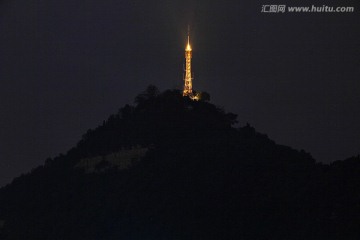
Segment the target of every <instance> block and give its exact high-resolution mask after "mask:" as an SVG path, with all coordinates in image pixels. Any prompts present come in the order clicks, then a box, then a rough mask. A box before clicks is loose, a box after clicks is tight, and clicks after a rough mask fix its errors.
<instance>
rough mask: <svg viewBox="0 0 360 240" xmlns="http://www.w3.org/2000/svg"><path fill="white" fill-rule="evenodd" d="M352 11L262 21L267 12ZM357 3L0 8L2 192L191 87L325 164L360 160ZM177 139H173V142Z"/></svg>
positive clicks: (111, 2) (170, 2)
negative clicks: (147, 96) (188, 50)
mask: <svg viewBox="0 0 360 240" xmlns="http://www.w3.org/2000/svg"><path fill="white" fill-rule="evenodd" d="M279 3H280V4H286V5H288V6H309V5H310V6H311V5H312V4H314V5H319V6H322V5H323V4H325V5H328V6H353V7H355V12H354V13H273V14H271V13H261V7H262V5H264V4H279ZM358 9H360V6H359V3H358V1H330V0H329V1H319V0H313V1H300V0H297V1H294V0H291V1H286V2H285V1H282V2H279V1H267V0H263V1H254V0H244V1H239V0H236V1H209V0H206V1H205V0H202V1H195V0H194V1H189V0H188V1H186V0H182V1H180V0H163V1H138V0H123V1H121V0H101V1H99V0H82V1H80V0H62V1H59V0H2V1H0V82H1V87H0V114H1V117H0V124H1V130H0V186H1V185H3V184H5V183H8V182H10V181H11V179H12V178H14V177H15V176H18V175H20V174H21V173H23V172H27V171H30V170H31V169H32V168H34V167H36V166H38V165H40V164H42V163H44V161H45V159H46V158H47V157H55V156H57V155H58V154H59V153H65V152H66V151H67V150H68V149H69V148H71V147H73V146H74V145H75V144H76V143H77V141H78V140H80V138H81V136H82V134H84V133H85V132H86V130H87V129H89V128H95V127H96V126H98V125H100V124H101V123H102V121H103V120H105V119H106V118H107V117H108V116H109V115H110V114H112V113H116V112H117V110H118V109H119V108H120V107H122V106H123V105H124V104H126V103H133V99H134V97H135V96H136V95H137V94H138V93H139V92H141V91H143V90H144V89H145V88H146V87H147V86H148V85H149V84H154V85H157V86H158V87H159V89H160V90H165V89H169V88H181V87H182V84H183V82H182V77H183V64H184V48H185V43H186V33H187V25H188V24H190V25H191V42H192V47H193V72H194V77H195V79H194V82H193V84H194V89H195V90H199V91H207V92H209V93H210V95H211V99H212V102H213V103H215V104H216V105H219V106H221V107H223V108H224V109H225V110H227V111H231V112H234V113H236V114H238V119H239V123H240V125H244V124H246V123H247V122H248V123H250V124H251V125H252V126H254V127H255V128H256V129H257V130H258V131H260V132H263V133H266V134H268V136H269V137H270V138H271V139H273V140H275V141H276V142H277V143H280V144H284V145H289V146H292V147H294V148H297V149H305V150H306V151H308V152H310V153H311V154H312V155H313V157H314V158H315V159H316V160H318V161H322V162H327V163H328V162H332V161H334V160H340V159H345V158H347V157H350V156H353V155H357V154H359V153H360V140H359V136H360V124H359V123H360V109H359V106H360V78H359V77H360V43H359V40H360V34H359V30H360V14H359V11H358ZM174 137H176V136H174Z"/></svg>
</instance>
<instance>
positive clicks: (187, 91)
mask: <svg viewBox="0 0 360 240" xmlns="http://www.w3.org/2000/svg"><path fill="white" fill-rule="evenodd" d="M191 57H192V49H191V46H190V34H189V33H188V41H187V46H186V48H185V62H186V66H185V78H184V91H183V96H189V97H190V98H193V91H192V78H191Z"/></svg>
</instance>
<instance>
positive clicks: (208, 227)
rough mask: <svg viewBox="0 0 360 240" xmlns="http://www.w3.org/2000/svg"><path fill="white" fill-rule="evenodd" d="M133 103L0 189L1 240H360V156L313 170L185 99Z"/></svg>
mask: <svg viewBox="0 0 360 240" xmlns="http://www.w3.org/2000/svg"><path fill="white" fill-rule="evenodd" d="M203 95H204V96H206V98H205V99H206V100H208V99H209V95H208V94H206V93H205V94H203ZM135 102H136V106H130V105H126V106H124V107H122V108H121V109H120V110H119V112H118V113H117V114H114V115H112V116H110V117H109V119H108V120H107V121H104V123H103V124H102V125H101V126H99V127H97V128H96V129H94V130H88V132H87V133H86V134H85V135H84V136H83V138H82V139H81V140H80V141H79V143H78V144H77V146H76V147H74V148H72V149H71V150H69V151H68V152H67V153H66V154H65V155H60V156H58V157H56V158H54V159H50V158H49V159H47V160H46V163H45V164H44V166H40V167H38V168H36V169H34V170H33V171H32V172H31V173H29V174H26V175H22V176H20V177H18V178H16V179H15V180H14V181H13V182H12V183H11V184H9V185H7V186H6V187H3V188H2V189H1V190H0V239H27V240H32V239H36V240H41V239H51V240H57V239H59V240H60V239H67V240H71V239H74V240H75V239H76V240H82V239H84V240H85V239H86V240H89V239H126V240H127V239H134V240H135V239H136V240H137V239H144V240H145V239H149V240H150V239H157V240H159V239H174V240H175V239H207V240H209V239H277V240H278V239H287V240H288V239H299V240H300V239H301V240H303V239H359V237H360V228H359V227H360V225H359V224H360V191H359V190H360V186H359V185H360V182H359V178H358V176H359V172H360V159H359V157H353V158H350V159H347V160H345V161H337V162H334V163H332V164H330V165H324V164H321V163H316V162H315V160H314V159H313V158H312V157H311V155H310V154H308V153H306V152H305V151H297V150H294V149H292V148H290V147H287V146H281V145H278V144H276V143H275V142H274V141H272V140H270V139H269V138H268V137H267V136H266V135H264V134H260V133H258V132H256V130H255V129H254V128H253V127H251V126H250V125H246V126H244V127H240V128H236V127H234V124H235V123H236V119H237V116H236V115H235V114H232V113H226V112H225V111H224V110H222V109H220V108H218V107H216V106H214V105H213V104H211V103H209V102H207V101H204V100H203V101H192V100H190V99H188V98H184V97H182V95H181V92H180V91H177V90H168V91H165V92H163V93H160V92H159V91H158V90H157V88H156V87H154V86H149V87H148V88H147V90H146V91H144V92H143V93H141V94H139V95H138V96H137V97H136V99H135Z"/></svg>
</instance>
